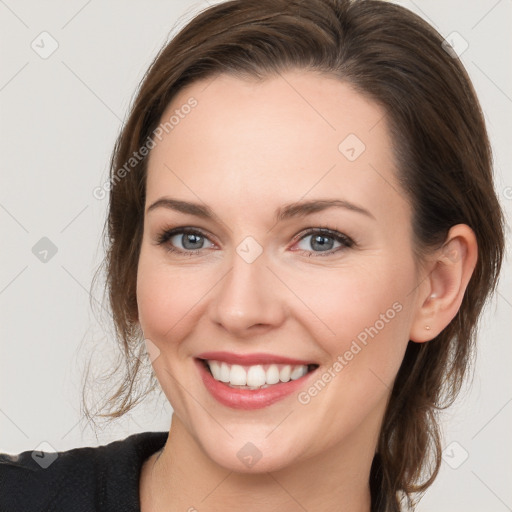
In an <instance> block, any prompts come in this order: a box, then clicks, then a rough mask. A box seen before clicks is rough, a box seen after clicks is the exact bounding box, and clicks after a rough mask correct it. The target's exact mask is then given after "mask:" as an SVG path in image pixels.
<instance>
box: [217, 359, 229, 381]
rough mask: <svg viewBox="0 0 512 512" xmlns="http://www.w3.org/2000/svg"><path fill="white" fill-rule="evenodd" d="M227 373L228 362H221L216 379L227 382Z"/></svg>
mask: <svg viewBox="0 0 512 512" xmlns="http://www.w3.org/2000/svg"><path fill="white" fill-rule="evenodd" d="M229 374H230V370H229V366H228V364H227V363H222V364H221V365H220V376H219V379H218V380H220V381H221V382H229Z"/></svg>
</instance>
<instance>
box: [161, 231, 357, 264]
mask: <svg viewBox="0 0 512 512" xmlns="http://www.w3.org/2000/svg"><path fill="white" fill-rule="evenodd" d="M187 233H189V234H195V235H199V236H201V237H203V238H205V239H207V240H208V241H210V242H211V243H212V244H213V245H217V244H216V243H215V241H213V240H211V238H212V235H210V234H208V233H206V232H205V231H204V230H203V229H201V228H196V227H193V226H178V227H174V228H164V229H163V230H161V231H160V233H159V234H158V235H157V237H156V243H157V245H164V244H166V242H168V241H169V239H170V238H172V237H173V236H176V235H179V234H187ZM314 234H320V235H325V236H327V237H329V238H333V239H334V240H336V241H338V242H339V243H340V244H341V246H340V247H337V248H336V249H330V250H328V251H307V250H305V249H299V250H295V251H293V252H302V253H306V254H308V255H309V256H311V255H315V257H316V256H329V255H334V254H336V253H338V252H340V251H341V250H343V249H349V248H351V247H353V246H357V243H356V242H355V241H354V240H353V239H352V238H351V237H349V236H348V235H346V234H344V233H342V232H341V231H338V230H336V229H331V228H327V227H321V226H317V227H310V228H306V229H304V230H302V231H301V232H300V233H298V234H296V235H295V236H294V237H293V238H292V246H293V245H296V244H297V243H298V242H300V241H301V240H303V239H304V238H306V237H307V236H311V235H314ZM204 249H205V248H201V249H195V250H188V251H187V250H182V249H178V248H174V247H173V248H170V247H167V250H168V251H169V252H174V253H178V254H183V255H188V256H192V255H194V254H199V253H200V252H201V251H203V250H204Z"/></svg>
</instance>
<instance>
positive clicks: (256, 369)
mask: <svg viewBox="0 0 512 512" xmlns="http://www.w3.org/2000/svg"><path fill="white" fill-rule="evenodd" d="M266 378H267V375H266V374H265V370H264V369H263V366H261V365H259V364H258V365H256V366H251V367H250V368H249V371H248V372H247V385H248V386H252V387H259V386H263V384H266Z"/></svg>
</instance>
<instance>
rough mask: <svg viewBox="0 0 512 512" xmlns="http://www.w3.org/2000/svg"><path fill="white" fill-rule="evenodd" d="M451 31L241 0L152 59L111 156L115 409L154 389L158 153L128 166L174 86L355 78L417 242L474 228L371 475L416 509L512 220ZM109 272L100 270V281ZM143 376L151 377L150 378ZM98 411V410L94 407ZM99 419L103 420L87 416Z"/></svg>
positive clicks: (397, 14) (388, 9) (411, 17)
mask: <svg viewBox="0 0 512 512" xmlns="http://www.w3.org/2000/svg"><path fill="white" fill-rule="evenodd" d="M442 43H443V38H442V37H441V36H440V35H439V34H438V33H437V32H436V31H435V30H434V29H433V28H432V27H431V26H430V25H428V24H427V23H426V22H424V21H423V20H422V19H421V18H420V17H418V16H416V15H415V14H413V13H411V12H410V11H408V10H407V9H405V8H403V7H400V6H397V5H393V4H391V3H389V2H385V1H381V0H359V1H357V0H356V1H350V0H308V1H301V0H286V1H285V0H232V1H228V2H224V3H221V4H217V5H214V6H212V7H209V8H207V9H206V10H204V11H203V12H201V13H200V14H199V15H198V16H196V17H195V18H194V19H193V20H192V21H191V22H189V23H188V25H187V26H185V27H184V28H183V29H182V30H181V31H180V32H179V33H178V34H177V35H176V36H175V37H174V38H173V39H172V40H171V42H170V43H169V44H167V45H166V46H164V48H163V49H162V50H161V51H160V53H159V54H158V56H157V57H156V58H155V60H154V61H153V63H152V65H151V66H150V68H149V70H148V72H147V74H146V76H145V77H144V80H143V81H142V83H141V86H140V88H139V91H138V94H137V96H136V98H135V100H134V103H133V106H132V108H131V112H130V115H129V117H128V120H127V122H126V124H125V125H124V127H123V129H122V132H121V134H120V135H119V138H118V140H117V142H116V145H115V148H114V151H113V155H112V159H111V175H110V176H111V183H110V184H111V187H110V207H109V212H108V219H107V224H106V225H105V229H106V237H105V239H106V258H105V262H104V263H105V270H106V281H107V289H108V296H109V297H108V298H109V302H110V307H111V311H112V316H113V320H114V324H115V329H116V334H117V339H118V341H119V343H120V346H121V348H122V354H123V358H124V359H123V364H122V365H121V366H120V367H118V368H116V369H115V371H114V373H115V372H117V371H118V370H122V369H123V367H124V370H125V372H124V376H123V380H122V382H121V384H120V386H119V388H118V389H117V390H116V391H115V393H114V394H113V396H111V397H110V398H109V399H108V400H107V401H106V402H105V404H104V407H103V409H104V410H106V409H107V408H108V413H106V414H103V415H97V416H103V417H107V418H116V417H119V416H121V415H123V414H124V413H126V412H128V411H129V410H130V409H131V408H132V407H133V406H134V405H135V404H136V403H138V402H139V401H140V400H141V399H142V398H144V396H145V395H146V393H147V392H148V391H149V390H152V389H154V387H155V385H156V384H155V381H154V375H153V374H152V372H148V373H149V375H148V379H149V382H150V384H149V385H148V387H147V389H146V390H143V391H140V388H139V387H138V385H137V382H139V381H140V379H139V378H138V375H139V373H140V370H141V368H142V367H143V363H142V362H141V359H140V358H139V357H136V356H140V352H139V350H140V347H141V345H143V344H142V343H141V342H142V333H141V332H140V328H139V327H138V325H137V322H136V318H137V300H136V275H137V264H138V255H139V250H140V245H141V239H142V232H143V216H144V203H145V181H146V170H147V169H146V164H147V158H143V159H141V160H140V161H139V162H137V163H136V165H134V166H133V167H132V168H131V169H130V170H129V172H127V173H124V174H123V177H122V179H119V174H118V171H119V169H121V168H123V166H125V164H126V162H127V161H129V159H130V158H131V157H132V155H133V154H134V152H136V151H138V150H139V149H140V148H141V147H142V146H144V145H145V144H146V141H147V140H148V138H149V139H151V137H152V135H153V131H154V130H155V129H156V127H157V126H158V124H159V123H160V122H161V116H162V114H163V112H164V110H165V108H166V107H167V106H168V105H169V103H170V101H171V100H172V99H173V97H174V96H175V95H176V93H177V92H178V91H179V90H180V89H182V88H183V87H185V86H186V85H188V84H190V83H192V82H193V81H195V80H198V79H202V78H207V77H213V76H214V75H215V74H218V73H230V74H234V75H236V76H240V77H249V78H254V79H265V78H266V77H268V76H271V75H275V74H279V73H280V72H282V71H285V70H287V69H302V70H313V71H318V72H321V73H326V74H328V75H330V76H335V77H337V78H338V79H339V80H341V81H344V82H347V83H349V84H351V85H352V86H353V87H355V89H356V90H357V91H358V92H360V93H361V94H363V95H366V96H367V97H369V98H370V99H372V100H374V101H375V102H377V103H378V104H379V105H381V106H382V107H384V109H385V111H386V113H387V122H388V125H389V129H390V130H391V134H392V138H393V141H394V151H395V154H396V160H397V163H398V169H397V177H398V179H399V182H400V184H401V186H402V188H403V189H404V191H405V193H406V194H407V196H408V198H409V200H410V202H411V204H412V205H413V207H414V212H413V229H414V237H415V240H414V249H415V253H416V255H417V256H418V257H421V256H422V255H423V254H424V253H426V252H427V251H428V250H429V249H432V248H434V247H439V246H441V245H442V244H443V242H444V240H445V237H446V234H447V232H448V230H449V229H450V227H452V226H454V225H455V224H459V223H463V224H467V225H469V226H470V227H471V228H472V229H473V230H474V232H475V235H476V238H477V242H478V262H477V265H476V268H475V271H474V273H473V275H472V277H471V280H470V282H469V285H468V287H467V290H466V293H465V295H464V299H463V301H462V305H461V307H460V310H459V311H458V313H457V315H456V316H455V318H454V319H453V320H452V321H451V323H450V324H449V325H448V326H447V327H446V328H445V329H444V330H443V331H442V332H441V333H440V334H439V335H438V336H437V337H436V338H435V339H434V340H432V341H430V342H428V343H421V344H420V343H413V342H409V345H408V348H407V351H406V354H405V358H404V360H403V363H402V365H401V367H400V370H399V372H398V375H397V377H396V381H395V384H394V387H393V390H392V393H391V397H390V401H389V405H388V408H387V411H386V414H385V417H384V420H383V425H382V430H381V433H380V438H379V442H378V447H377V455H376V456H375V459H374V463H373V466H372V471H371V478H370V480H371V482H370V483H371V491H372V507H373V509H374V510H386V511H397V510H400V504H401V503H403V502H406V503H407V504H408V505H413V503H414V500H413V499H412V498H413V497H414V495H415V493H420V495H421V493H422V492H424V491H425V490H426V489H427V487H428V486H429V485H430V484H431V483H432V482H433V480H434V478H435V477H436V475H437V472H438V470H439V466H440V462H441V442H440V431H439V425H438V421H437V413H438V411H439V410H440V409H441V408H444V407H447V406H448V405H450V404H451V403H452V402H453V400H454V399H455V397H456V395H457V394H458V392H459V390H460V387H461V383H462V380H463V378H464V376H465V373H466V370H467V369H468V367H469V363H470V362H471V356H472V354H473V350H474V340H475V335H476V328H477V320H478V318H479V315H480V313H481V310H482V307H483V305H484V303H485V301H486V299H487V298H488V296H489V295H490V294H491V292H493V291H494V289H495V287H496V284H497V280H498V274H499V270H500V267H501V262H502V257H503V246H504V240H503V236H504V235H503V216H502V212H501V209H500V206H499V203H498V200H497V197H496V194H495V192H494V188H493V177H492V164H491V150H490V145H489V141H488V137H487V133H486V129H485V124H484V119H483V115H482V112H481V109H480V106H479V102H478V100H477V97H476V95H475V91H474V89H473V87H472V85H471V82H470V79H469V77H468V75H467V73H466V71H465V70H464V68H463V66H462V64H461V63H460V61H459V59H458V58H457V57H456V56H455V55H453V54H449V53H448V52H447V51H446V50H445V48H444V47H443V45H442ZM96 277H97V276H95V279H96ZM145 382H148V380H146V381H145ZM86 412H87V413H88V411H87V408H86ZM89 417H91V416H89Z"/></svg>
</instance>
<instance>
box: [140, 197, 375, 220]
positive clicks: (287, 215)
mask: <svg viewBox="0 0 512 512" xmlns="http://www.w3.org/2000/svg"><path fill="white" fill-rule="evenodd" d="M157 208H167V209H170V210H174V211H178V212H181V213H186V214H189V215H195V216H196V217H200V218H202V219H213V218H214V217H215V215H214V213H213V211H212V209H211V208H210V207H208V206H206V205H202V204H199V203H192V202H189V201H181V200H178V199H172V198H170V197H161V198H160V199H158V200H157V201H155V202H154V203H153V204H152V205H151V206H149V207H148V209H147V210H146V213H149V212H150V211H153V210H155V209H157ZM328 208H344V209H346V210H350V211H353V212H356V213H361V214H363V215H365V216H367V217H370V218H372V219H374V220H376V219H375V217H374V216H373V215H372V214H371V213H370V212H369V211H368V210H366V209H365V208H363V207H362V206H358V205H356V204H353V203H351V202H349V201H346V200H344V199H312V200H309V201H297V202H295V203H290V204H287V205H284V206H282V207H280V208H278V209H277V210H276V213H275V222H282V221H284V220H287V219H291V218H294V217H303V216H306V215H311V214H313V213H316V212H320V211H323V210H326V209H328Z"/></svg>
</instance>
